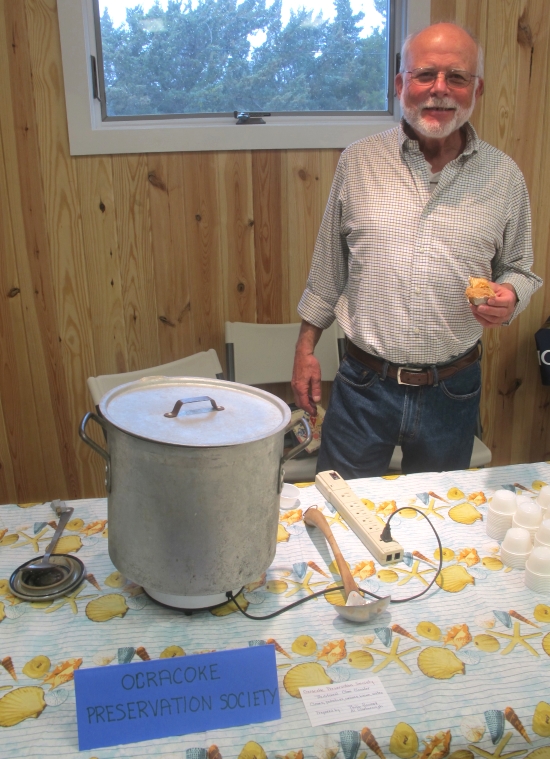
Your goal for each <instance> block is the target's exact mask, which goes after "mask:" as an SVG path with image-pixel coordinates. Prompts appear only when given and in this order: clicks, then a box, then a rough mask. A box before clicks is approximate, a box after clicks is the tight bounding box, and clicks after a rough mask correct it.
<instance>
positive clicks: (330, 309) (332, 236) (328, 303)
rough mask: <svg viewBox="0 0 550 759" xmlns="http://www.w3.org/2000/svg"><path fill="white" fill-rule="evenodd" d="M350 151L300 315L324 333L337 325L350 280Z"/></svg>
mask: <svg viewBox="0 0 550 759" xmlns="http://www.w3.org/2000/svg"><path fill="white" fill-rule="evenodd" d="M346 171H347V151H344V153H342V155H341V156H340V160H339V161H338V166H337V168H336V172H335V175H334V180H333V183H332V188H331V191H330V196H329V199H328V203H327V207H326V209H325V213H324V216H323V220H322V222H321V227H320V229H319V234H318V236H317V241H316V243H315V248H314V251H313V259H312V262H311V269H310V272H309V277H308V280H307V284H306V289H305V290H304V293H303V295H302V297H301V299H300V302H299V304H298V313H299V314H300V316H301V317H302V319H305V320H306V321H307V322H309V323H310V324H313V325H314V326H315V327H320V328H321V329H326V328H327V327H330V325H331V324H332V322H333V321H334V318H335V317H334V309H335V307H336V304H337V302H338V299H339V298H340V295H341V294H342V292H343V290H344V288H345V286H346V282H347V279H348V252H349V251H348V246H347V243H346V238H345V235H344V234H343V233H342V212H343V204H344V203H343V201H344V192H345V179H346Z"/></svg>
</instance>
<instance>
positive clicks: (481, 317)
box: [470, 282, 518, 327]
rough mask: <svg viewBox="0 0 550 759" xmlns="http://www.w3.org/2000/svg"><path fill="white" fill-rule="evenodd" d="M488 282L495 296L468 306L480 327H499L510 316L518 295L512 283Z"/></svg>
mask: <svg viewBox="0 0 550 759" xmlns="http://www.w3.org/2000/svg"><path fill="white" fill-rule="evenodd" d="M490 284H491V287H492V288H493V290H494V291H495V297H494V298H489V300H488V301H487V303H484V304H482V305H481V306H474V305H472V304H470V308H471V309H472V313H473V315H474V316H475V318H476V319H477V320H478V322H479V323H480V324H481V326H482V327H500V325H501V324H504V322H507V321H508V319H509V318H510V317H511V316H512V314H513V312H514V308H515V307H516V303H517V302H518V297H517V295H516V291H515V289H514V287H513V285H510V284H508V282H503V283H502V284H501V285H499V284H498V283H497V282H491V283H490Z"/></svg>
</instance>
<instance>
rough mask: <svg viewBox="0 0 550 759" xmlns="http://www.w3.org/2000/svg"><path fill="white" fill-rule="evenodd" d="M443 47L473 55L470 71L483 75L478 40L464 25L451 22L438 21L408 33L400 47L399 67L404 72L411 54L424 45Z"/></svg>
mask: <svg viewBox="0 0 550 759" xmlns="http://www.w3.org/2000/svg"><path fill="white" fill-rule="evenodd" d="M434 46H435V47H436V48H443V49H445V50H447V51H448V52H450V51H452V49H453V48H456V49H457V51H458V50H460V51H461V52H462V53H463V54H465V55H467V56H468V57H470V56H472V57H473V66H474V68H472V69H471V70H472V73H474V72H475V73H476V74H477V75H478V76H479V77H483V48H482V47H481V44H480V43H479V40H478V39H477V38H476V37H475V36H474V35H473V34H472V32H470V31H469V30H468V29H466V28H465V27H463V26H461V25H460V24H455V23H451V22H438V23H436V24H430V26H427V27H425V28H424V29H421V30H420V31H419V32H415V33H414V34H409V36H408V37H407V39H406V40H405V42H404V43H403V47H402V48H401V67H400V69H399V70H400V71H401V72H404V71H407V70H408V69H409V68H410V58H411V54H414V52H415V51H416V50H418V49H421V50H424V49H425V48H426V47H434Z"/></svg>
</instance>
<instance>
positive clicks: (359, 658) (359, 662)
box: [348, 651, 374, 669]
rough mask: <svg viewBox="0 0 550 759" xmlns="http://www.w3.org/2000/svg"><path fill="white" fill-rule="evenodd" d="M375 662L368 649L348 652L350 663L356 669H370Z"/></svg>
mask: <svg viewBox="0 0 550 759" xmlns="http://www.w3.org/2000/svg"><path fill="white" fill-rule="evenodd" d="M373 663H374V658H373V656H372V654H370V653H369V652H368V651H352V652H351V653H350V654H348V664H349V665H350V667H353V668H354V669H369V667H372V665H373Z"/></svg>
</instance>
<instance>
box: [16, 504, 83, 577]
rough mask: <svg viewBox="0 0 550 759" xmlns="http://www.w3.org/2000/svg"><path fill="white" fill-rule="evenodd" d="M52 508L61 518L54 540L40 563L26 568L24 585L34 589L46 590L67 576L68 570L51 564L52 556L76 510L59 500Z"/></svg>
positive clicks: (28, 565)
mask: <svg viewBox="0 0 550 759" xmlns="http://www.w3.org/2000/svg"><path fill="white" fill-rule="evenodd" d="M51 507H52V509H53V510H54V511H55V513H56V514H57V516H58V517H59V522H58V524H57V528H56V530H55V532H54V535H53V538H52V539H51V541H50V544H49V545H48V547H47V548H46V553H45V554H44V556H42V558H41V559H40V561H38V562H36V563H32V564H27V566H26V567H25V570H24V578H23V583H24V584H25V585H26V586H30V587H34V588H46V587H49V586H51V585H56V584H58V583H59V582H61V581H62V580H64V579H65V577H66V575H67V570H66V569H64V568H63V567H60V566H58V565H57V564H54V563H53V562H51V561H50V556H51V554H52V551H53V550H54V548H55V547H56V545H57V541H58V540H59V538H60V537H61V534H62V533H63V530H64V529H65V526H66V524H67V522H68V521H69V519H70V518H71V515H72V513H73V511H74V509H73V508H72V506H67V505H66V504H65V503H63V504H62V502H61V501H59V500H57V501H52V504H51Z"/></svg>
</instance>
